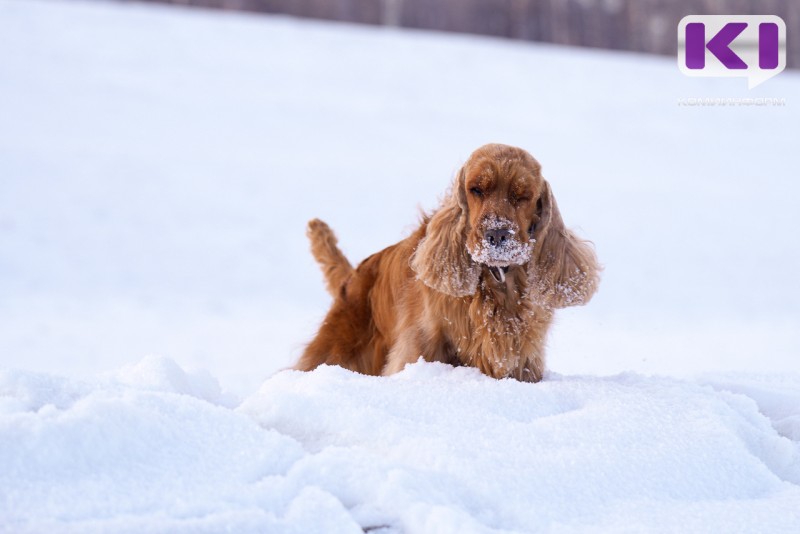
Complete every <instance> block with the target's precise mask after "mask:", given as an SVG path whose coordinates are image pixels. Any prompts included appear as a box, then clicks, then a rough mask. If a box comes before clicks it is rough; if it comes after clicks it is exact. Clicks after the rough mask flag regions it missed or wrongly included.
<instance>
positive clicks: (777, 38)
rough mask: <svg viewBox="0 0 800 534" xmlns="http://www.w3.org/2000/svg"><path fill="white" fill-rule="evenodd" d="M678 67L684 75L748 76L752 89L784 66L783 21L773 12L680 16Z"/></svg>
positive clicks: (784, 40) (748, 85)
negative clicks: (770, 13) (768, 13)
mask: <svg viewBox="0 0 800 534" xmlns="http://www.w3.org/2000/svg"><path fill="white" fill-rule="evenodd" d="M678 68H679V69H680V70H681V72H682V73H684V74H685V75H687V76H713V77H722V78H728V77H742V78H747V87H748V88H749V89H752V88H753V87H755V86H757V85H760V84H762V83H764V82H765V81H767V80H769V79H770V78H772V77H773V76H776V75H778V74H779V73H780V72H781V71H783V69H785V68H786V23H784V22H783V19H781V18H780V17H776V16H775V15H689V16H687V17H683V18H682V19H681V21H680V22H679V23H678Z"/></svg>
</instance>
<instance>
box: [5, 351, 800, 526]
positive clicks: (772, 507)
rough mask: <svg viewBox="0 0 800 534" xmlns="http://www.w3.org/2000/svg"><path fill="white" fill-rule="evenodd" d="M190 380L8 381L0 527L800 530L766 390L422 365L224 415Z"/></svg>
mask: <svg viewBox="0 0 800 534" xmlns="http://www.w3.org/2000/svg"><path fill="white" fill-rule="evenodd" d="M191 376H193V375H192V374H191V373H187V372H186V371H184V370H182V369H181V368H180V367H179V366H178V365H177V364H175V363H174V362H172V361H171V360H166V359H153V358H149V359H145V360H143V361H142V362H141V363H140V364H138V365H137V366H133V367H131V368H127V369H123V370H120V371H119V372H117V373H111V374H110V375H104V376H101V377H100V378H98V379H97V380H96V381H94V382H76V381H72V380H69V379H66V378H63V377H57V376H52V375H43V374H36V373H30V372H23V371H5V372H2V373H0V399H1V400H2V404H0V406H2V410H0V451H2V454H0V487H2V488H3V499H1V500H0V518H2V529H3V530H10V531H14V532H39V531H44V530H58V531H60V532H106V531H115V532H137V531H148V532H167V531H169V532H218V531H221V530H229V531H235V532H264V531H269V532H363V531H364V530H368V531H377V532H412V533H413V532H459V533H463V532H500V531H503V532H537V531H553V530H557V531H568V532H573V531H584V530H587V529H600V530H605V531H607V530H612V531H618V530H624V529H628V530H630V529H634V530H650V531H659V530H661V531H675V530H688V531H696V530H698V529H699V530H714V531H730V530H745V531H746V530H760V531H770V532H775V531H792V530H796V529H797V528H798V527H800V513H798V510H800V506H799V505H800V488H799V487H798V484H800V443H798V441H797V440H796V439H790V438H792V437H793V435H791V433H783V434H784V435H781V433H779V432H778V431H776V428H779V427H781V426H782V425H785V421H787V420H791V418H793V417H794V418H796V417H798V416H800V406H798V405H797V404H793V405H792V404H787V403H784V402H781V401H777V400H775V399H777V398H778V397H768V398H766V400H764V399H759V400H754V399H753V398H752V397H750V396H749V392H753V391H755V392H756V396H758V393H759V392H761V393H765V392H766V391H767V389H766V388H767V386H769V383H768V380H767V379H766V378H765V379H764V380H762V381H761V382H760V385H761V387H762V388H763V389H759V388H756V386H755V385H753V384H749V385H748V384H747V383H746V382H742V381H739V382H737V381H736V379H735V378H734V377H724V379H723V378H718V379H717V380H716V381H715V380H714V379H713V377H707V378H704V379H703V382H704V383H703V384H697V383H692V382H687V381H680V380H675V379H667V378H656V377H643V376H639V375H633V374H626V375H619V376H615V377H607V378H592V377H579V376H560V375H551V376H549V377H547V379H546V380H545V381H543V382H541V383H539V384H526V383H520V382H516V381H514V380H500V381H497V380H493V379H490V378H487V377H485V376H483V375H481V374H480V373H479V372H477V371H476V370H474V369H470V368H452V367H450V366H447V365H443V364H436V363H424V362H420V363H417V364H415V365H412V366H409V367H408V368H407V369H406V370H405V371H404V372H402V373H400V374H398V375H395V376H393V377H389V378H383V377H369V376H363V375H358V374H355V373H351V372H349V371H346V370H344V369H341V368H338V367H321V368H319V369H317V370H316V371H314V372H311V373H300V372H296V371H285V372H282V373H279V374H276V375H275V376H273V377H272V378H270V379H269V380H267V381H266V382H265V383H264V384H263V386H262V388H261V389H260V391H259V392H258V393H257V394H255V395H253V396H252V397H250V398H248V399H246V400H245V401H244V402H243V403H242V404H241V405H240V406H239V407H238V408H237V409H230V408H227V407H225V406H220V405H218V404H215V403H214V402H209V400H207V399H204V398H203V395H205V393H206V391H205V390H203V388H202V387H201V388H200V389H201V390H202V391H201V393H202V394H201V395H194V394H187V392H191V391H195V392H196V391H197V387H198V384H204V383H206V381H205V378H209V377H205V378H204V379H202V380H200V382H199V383H198V384H192V383H191V382H192V380H191V379H188V377H191ZM187 380H188V382H189V384H188V385H187V384H185V383H184V384H182V385H181V382H184V381H187ZM212 380H213V379H212ZM783 380H784V383H783V385H782V388H783V390H784V391H786V392H788V391H790V389H791V386H792V384H791V383H790V382H791V380H789V379H786V378H784V379H783ZM176 383H177V385H176ZM712 383H713V384H712ZM705 384H711V385H705ZM715 384H716V385H715ZM723 384H724V385H725V387H724V388H723V386H722V385H723ZM712 386H713V387H712ZM793 387H794V391H798V390H800V381H796V382H794V384H793ZM734 390H738V391H737V392H734ZM787 394H788V393H787ZM211 397H212V398H213V395H211ZM770 398H771V399H772V400H773V401H775V405H774V406H773V409H772V410H770V409H767V411H766V412H764V413H762V411H759V406H760V405H762V404H763V405H765V406H766V405H767V404H768V402H767V401H769V399H770ZM786 399H787V398H786V397H784V400H786ZM773 416H774V417H775V418H776V419H772V417H773Z"/></svg>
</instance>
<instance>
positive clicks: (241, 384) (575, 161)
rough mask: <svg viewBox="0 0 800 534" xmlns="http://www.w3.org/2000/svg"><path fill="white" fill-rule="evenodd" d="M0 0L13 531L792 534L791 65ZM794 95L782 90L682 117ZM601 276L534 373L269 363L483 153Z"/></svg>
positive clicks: (5, 444) (3, 301)
mask: <svg viewBox="0 0 800 534" xmlns="http://www.w3.org/2000/svg"><path fill="white" fill-rule="evenodd" d="M739 82H741V80H724V79H723V80H715V79H697V78H688V77H684V76H682V75H681V74H680V72H678V70H677V69H676V67H675V62H674V60H673V59H670V58H653V57H647V56H640V55H633V54H620V53H612V52H599V51H589V50H577V49H568V48H559V47H554V46H547V45H534V44H526V43H514V42H507V41H501V40H493V39H485V38H477V37H466V36H454V35H437V34H432V33H424V32H411V31H398V30H387V29H384V28H367V27H355V26H349V25H341V24H326V23H320V22H309V21H297V20H293V19H289V18H282V17H267V16H252V15H235V14H230V13H220V12H214V11H203V10H186V9H176V8H166V7H161V6H150V5H137V4H132V3H122V4H117V3H103V2H81V1H70V2H55V1H40V0H29V1H26V2H14V1H11V0H0V532H15V533H20V532H43V531H57V532H109V531H111V532H220V531H233V532H363V531H365V530H366V531H369V532H386V533H390V532H411V533H413V532H460V533H461V532H542V531H556V532H559V531H560V532H587V531H613V532H618V531H655V532H659V531H664V532H675V531H689V532H696V531H706V532H712V531H713V532H720V531H723V532H728V531H739V532H756V531H758V532H797V531H798V530H800V488H799V486H800V358H798V354H799V353H800V329H798V328H797V325H798V324H800V305H798V303H799V302H800V281H798V277H797V272H798V271H800V247H798V241H797V238H796V236H795V230H794V229H795V228H797V227H798V226H800V214H799V212H798V210H797V209H796V206H795V204H796V198H797V196H798V195H797V194H798V185H797V181H796V180H795V179H794V174H793V173H794V172H795V170H794V168H795V167H796V166H795V165H794V163H793V156H794V152H795V144H796V125H797V124H799V123H800V111H798V109H797V108H796V106H794V105H793V104H794V98H795V97H796V95H798V94H800V76H798V74H797V73H796V72H790V71H785V72H783V73H781V74H780V75H779V76H776V77H775V78H773V79H771V80H769V81H768V82H767V83H764V84H762V85H761V86H759V87H758V88H756V89H754V90H752V91H748V90H747V89H746V88H745V87H744V84H742V83H739ZM688 98H779V99H780V98H786V99H787V101H788V105H786V106H716V107H708V106H681V105H680V102H681V100H685V99H688ZM487 142H503V143H508V144H512V145H518V146H521V147H523V148H525V149H527V150H529V151H530V152H531V153H532V154H533V155H534V156H535V157H536V158H537V160H539V161H540V162H542V164H543V174H544V176H545V178H546V179H547V180H548V181H549V182H550V184H551V185H552V187H553V191H554V194H555V196H556V198H557V199H558V204H559V208H560V211H561V213H562V215H563V216H564V219H565V221H566V223H567V225H568V226H570V227H575V228H577V230H578V233H579V235H580V236H581V237H585V238H588V239H591V240H592V241H593V242H594V244H595V247H596V250H597V253H598V256H599V258H600V261H601V263H603V265H604V272H603V279H602V281H601V284H600V290H599V292H598V293H597V295H596V296H595V297H594V298H593V299H592V301H591V302H590V303H589V304H588V305H587V306H585V307H579V308H574V309H567V310H560V311H559V312H558V314H557V315H556V319H557V325H556V327H555V329H554V331H553V332H552V334H551V337H550V343H549V349H548V368H549V370H550V371H549V372H548V373H547V374H546V375H545V379H544V380H543V381H542V382H540V383H538V384H522V383H519V382H516V381H513V380H501V381H496V380H492V379H489V378H487V377H484V376H482V375H481V374H480V373H478V372H477V371H475V370H474V369H468V368H451V367H448V366H444V365H440V364H426V363H422V362H420V363H417V364H414V365H413V366H410V367H409V368H407V369H406V370H405V371H404V372H402V373H400V374H398V375H395V376H392V377H389V378H378V377H367V376H360V375H356V374H353V373H351V372H348V371H345V370H343V369H340V368H336V367H323V368H320V369H318V370H317V371H314V372H312V373H305V374H303V373H297V372H293V371H282V372H281V371H280V370H281V369H282V368H285V367H286V366H289V365H290V364H291V363H292V362H293V361H294V359H295V358H296V357H297V355H298V353H299V351H300V350H301V349H302V344H303V343H304V342H306V341H307V340H308V339H309V338H310V336H311V335H313V333H314V331H315V329H316V327H317V325H318V322H319V320H320V319H321V317H322V316H323V315H324V313H325V311H326V309H327V306H328V305H329V297H328V296H327V295H326V292H325V289H324V286H323V283H322V280H321V275H320V274H319V271H318V268H317V266H316V265H315V264H314V262H313V259H312V258H311V255H310V253H309V252H308V245H307V242H306V240H305V237H304V231H305V224H306V222H307V221H308V220H309V219H311V218H312V217H320V218H322V219H324V220H326V221H328V222H329V223H330V224H331V226H332V227H333V228H334V229H335V230H336V232H337V234H338V236H339V240H340V244H341V245H342V247H343V249H344V250H345V252H346V253H347V254H348V257H349V258H350V259H351V260H352V261H354V262H357V261H359V260H361V259H362V258H364V257H366V256H367V255H369V254H371V253H373V252H375V251H376V250H379V249H380V248H381V247H384V246H387V245H390V244H392V243H394V242H396V241H397V240H399V239H400V238H402V237H403V236H404V235H407V233H408V231H409V230H410V229H411V228H412V227H413V225H414V224H415V222H416V217H417V212H416V208H417V206H420V207H422V208H425V209H430V208H432V207H434V206H436V205H437V199H438V198H440V195H441V194H442V193H443V191H444V190H445V189H446V188H447V186H448V185H449V184H450V182H451V180H452V177H453V175H454V173H455V171H456V170H457V169H458V166H459V165H460V164H461V163H462V162H463V161H464V160H465V158H466V157H467V156H468V155H469V154H470V153H471V152H472V150H474V149H475V148H477V147H478V146H480V145H482V144H484V143H487Z"/></svg>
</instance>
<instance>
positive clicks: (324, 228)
mask: <svg viewBox="0 0 800 534" xmlns="http://www.w3.org/2000/svg"><path fill="white" fill-rule="evenodd" d="M306 235H307V236H308V239H309V240H310V241H311V254H313V255H314V259H315V260H317V262H318V263H319V266H320V268H321V269H322V274H324V275H325V287H326V288H327V289H328V293H330V294H331V295H332V296H333V297H334V298H335V297H336V296H337V295H338V294H339V288H341V287H342V284H343V283H344V282H345V281H346V280H347V277H349V276H350V274H351V273H352V272H353V266H352V265H350V262H349V261H347V258H345V257H344V254H342V251H341V250H339V247H337V246H336V243H337V240H336V235H335V234H334V233H333V230H331V228H330V226H328V225H327V224H326V223H324V222H323V221H320V220H319V219H312V220H310V221H308V228H307V229H306Z"/></svg>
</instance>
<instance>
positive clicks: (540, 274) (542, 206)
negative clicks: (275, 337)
mask: <svg viewBox="0 0 800 534" xmlns="http://www.w3.org/2000/svg"><path fill="white" fill-rule="evenodd" d="M308 236H309V238H310V240H311V251H312V253H313V255H314V257H315V258H316V260H317V261H318V262H319V264H320V266H321V267H322V270H323V272H324V274H325V280H326V283H327V288H328V291H329V292H330V293H331V295H333V298H334V302H333V305H332V307H331V309H330V311H329V312H328V315H327V316H326V317H325V321H324V322H323V323H322V326H321V327H320V329H319V332H318V333H317V335H316V337H315V338H314V339H313V340H312V341H311V343H310V344H309V345H308V346H307V347H306V349H305V352H304V353H303V355H302V356H301V357H300V360H299V361H298V362H297V364H296V365H295V369H300V370H306V371H307V370H311V369H314V368H316V367H317V366H318V365H321V364H331V365H340V366H342V367H345V368H347V369H351V370H353V371H357V372H359V373H364V374H370V375H380V374H384V375H389V374H392V373H396V372H398V371H400V370H402V369H403V367H404V366H405V365H406V364H407V363H410V362H414V361H416V360H417V359H419V358H420V357H422V358H424V359H425V360H428V361H439V362H446V363H450V364H453V365H471V366H474V367H477V368H478V369H480V370H481V371H482V372H483V373H485V374H487V375H489V376H492V377H495V378H504V377H513V378H516V379H517V380H524V381H532V382H536V381H539V380H541V378H542V374H543V372H544V348H545V338H546V335H547V330H548V328H549V327H550V323H551V321H552V318H553V310H555V309H556V308H563V307H566V306H576V305H581V304H585V303H586V302H588V301H589V299H590V298H591V297H592V295H593V294H594V292H595V290H596V289H597V285H598V282H599V271H600V268H599V266H598V263H597V258H596V257H595V254H594V251H593V247H592V246H591V245H590V244H589V243H588V242H586V241H583V240H581V239H579V238H578V237H576V236H575V234H574V233H572V232H571V231H570V230H568V229H567V228H566V227H565V226H564V222H563V221H562V219H561V214H560V213H559V211H558V207H557V205H556V201H555V198H554V197H553V193H552V191H551V189H550V185H549V184H548V183H547V181H545V179H544V178H542V175H541V166H540V165H539V163H538V162H537V161H536V160H535V159H534V158H533V157H532V156H531V155H530V154H528V153H527V152H526V151H524V150H522V149H520V148H515V147H511V146H507V145H499V144H491V145H485V146H482V147H481V148H479V149H477V150H476V151H475V152H473V153H472V155H471V156H470V157H469V160H467V162H466V163H465V164H464V166H463V167H462V168H461V170H460V171H459V172H458V174H457V176H456V178H455V182H454V183H453V185H452V189H451V191H450V192H449V194H448V196H447V198H446V199H445V200H444V202H442V205H441V206H440V207H439V209H437V210H436V211H435V212H434V213H433V214H431V215H428V216H425V217H424V218H423V220H422V222H421V224H420V226H419V228H417V229H416V230H415V231H414V233H413V234H411V235H410V236H409V237H408V238H406V239H404V240H403V241H400V242H399V243H397V244H395V245H392V246H390V247H388V248H386V249H384V250H382V251H380V252H378V253H377V254H373V255H372V256H370V257H368V258H367V259H366V260H364V261H363V262H361V264H360V265H359V266H358V267H357V268H355V269H354V268H353V267H352V266H351V265H350V262H349V261H347V258H345V256H344V255H343V254H342V252H341V251H340V250H339V249H338V247H337V246H336V237H335V236H334V234H333V232H332V231H331V229H330V228H329V227H328V225H326V224H325V223H324V222H322V221H320V220H318V219H314V220H312V221H311V222H310V223H309V225H308Z"/></svg>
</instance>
